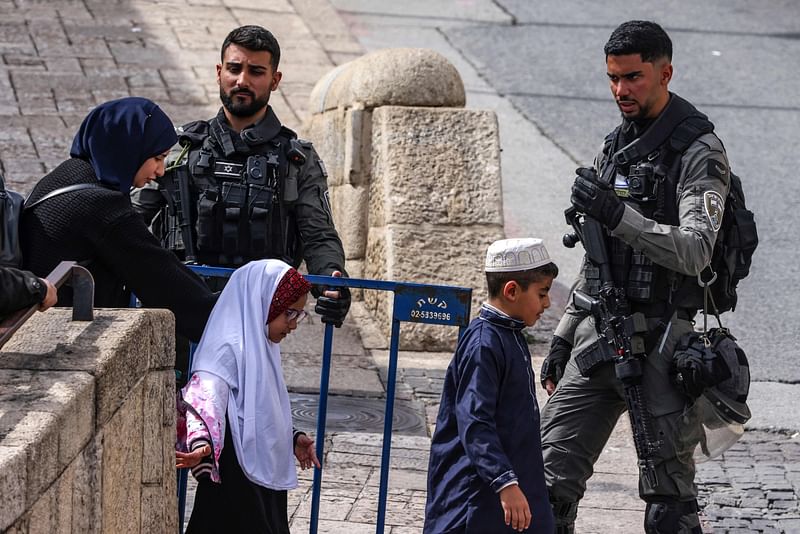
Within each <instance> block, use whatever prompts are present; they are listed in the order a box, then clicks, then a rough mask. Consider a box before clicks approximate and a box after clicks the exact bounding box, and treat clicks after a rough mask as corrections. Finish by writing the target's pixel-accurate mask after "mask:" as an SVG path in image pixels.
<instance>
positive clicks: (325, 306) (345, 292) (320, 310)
mask: <svg viewBox="0 0 800 534" xmlns="http://www.w3.org/2000/svg"><path fill="white" fill-rule="evenodd" d="M325 291H338V292H339V297H338V298H333V297H326V296H325ZM316 293H317V305H316V306H314V311H315V312H317V315H319V316H320V317H322V322H323V323H325V324H332V325H333V326H335V327H336V328H339V327H341V326H342V323H343V322H344V318H345V317H346V316H347V312H348V311H349V310H350V288H347V287H330V288H329V287H327V286H322V287H320V288H319V289H318V290H317V292H316Z"/></svg>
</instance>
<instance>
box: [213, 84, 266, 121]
mask: <svg viewBox="0 0 800 534" xmlns="http://www.w3.org/2000/svg"><path fill="white" fill-rule="evenodd" d="M237 93H244V94H249V95H250V97H251V99H250V103H249V104H246V103H244V102H237V101H236V99H235V98H234V96H235V95H236V94H237ZM219 99H220V100H222V105H223V107H224V108H225V109H227V110H228V113H230V114H231V115H233V116H234V117H252V116H253V115H255V114H256V113H258V112H259V111H261V110H262V109H264V108H265V107H266V106H267V104H269V92H267V93H266V94H265V95H264V96H263V97H262V98H256V95H255V94H254V93H253V92H252V91H249V90H247V89H239V90H236V89H234V90H232V91H231V92H230V93H226V92H225V91H224V90H223V89H222V88H221V87H220V89H219Z"/></svg>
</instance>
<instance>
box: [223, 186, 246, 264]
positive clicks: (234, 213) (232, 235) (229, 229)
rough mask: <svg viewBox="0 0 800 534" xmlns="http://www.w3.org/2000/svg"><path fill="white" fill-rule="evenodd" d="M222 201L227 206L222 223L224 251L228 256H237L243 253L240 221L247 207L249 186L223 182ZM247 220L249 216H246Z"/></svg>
mask: <svg viewBox="0 0 800 534" xmlns="http://www.w3.org/2000/svg"><path fill="white" fill-rule="evenodd" d="M222 202H223V203H224V206H225V216H224V220H223V224H222V253H223V254H225V255H226V256H236V255H239V254H240V253H241V248H242V247H241V245H242V240H241V239H240V233H241V231H242V230H243V228H242V225H241V224H240V221H241V220H242V212H243V211H245V213H246V208H247V186H246V185H243V184H241V183H237V182H223V183H222ZM244 219H245V220H246V219H247V217H246V216H245V217H244Z"/></svg>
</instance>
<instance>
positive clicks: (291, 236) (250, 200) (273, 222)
mask: <svg viewBox="0 0 800 534" xmlns="http://www.w3.org/2000/svg"><path fill="white" fill-rule="evenodd" d="M179 143H180V144H181V146H184V147H187V150H186V152H185V153H184V157H183V158H182V159H180V160H179V161H178V162H176V165H175V167H174V168H173V169H172V171H173V172H171V173H168V174H167V175H166V176H165V177H164V179H162V180H161V183H162V185H163V186H164V189H165V190H166V193H167V194H166V195H165V196H166V197H167V201H168V204H169V209H168V212H167V213H168V215H167V224H166V229H165V230H166V231H165V232H164V238H163V245H164V246H165V247H166V248H168V249H170V250H173V251H176V252H178V253H179V254H181V255H183V256H184V259H185V260H189V261H196V262H198V263H202V264H208V265H215V266H225V267H238V266H241V265H243V264H245V263H247V262H248V261H251V260H254V259H261V258H278V259H282V260H284V261H286V262H287V263H290V264H295V263H297V262H296V259H297V258H296V256H298V255H299V254H300V253H301V251H300V250H299V247H298V245H299V239H297V237H298V236H296V235H295V232H294V231H293V229H294V225H293V221H292V217H293V211H292V207H293V204H294V202H295V201H296V200H297V196H298V192H297V180H298V175H299V173H300V169H301V167H302V166H303V164H304V163H305V161H306V158H307V157H308V156H307V151H308V146H307V145H306V144H304V143H301V142H300V141H298V140H297V136H296V134H295V133H294V132H293V131H291V130H290V129H288V128H285V127H283V126H281V124H280V122H279V121H278V119H277V117H275V115H274V114H273V112H272V109H271V108H269V110H268V113H267V116H265V118H264V119H263V120H261V121H260V122H259V123H258V124H256V125H254V126H252V127H250V128H246V129H244V130H243V131H242V132H241V134H238V133H236V132H234V131H233V130H231V129H230V128H229V127H227V125H226V123H225V120H224V115H223V112H222V111H220V114H219V115H218V116H217V117H215V118H214V119H211V120H210V121H207V122H206V121H199V122H195V123H190V124H188V125H186V126H185V127H184V128H183V131H182V132H181V133H180V134H179Z"/></svg>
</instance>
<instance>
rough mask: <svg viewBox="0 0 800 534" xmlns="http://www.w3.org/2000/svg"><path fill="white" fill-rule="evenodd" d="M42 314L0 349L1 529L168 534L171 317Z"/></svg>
mask: <svg viewBox="0 0 800 534" xmlns="http://www.w3.org/2000/svg"><path fill="white" fill-rule="evenodd" d="M70 317H71V310H69V309H58V308H55V309H51V310H49V311H47V312H45V313H37V314H35V315H34V316H33V317H32V318H31V319H30V320H29V321H28V322H27V323H26V324H25V326H23V327H22V328H21V329H20V330H19V331H18V332H17V333H16V334H15V335H14V337H13V338H12V339H11V340H10V341H9V342H8V343H7V344H6V345H5V347H3V349H2V351H0V495H2V496H3V504H2V506H0V531H3V532H8V533H20V534H21V533H31V534H33V533H39V532H41V533H75V534H78V533H80V534H85V533H120V532H125V533H141V534H144V533H147V534H151V533H159V532H168V533H173V532H176V531H177V528H178V526H177V524H178V521H177V502H176V497H175V495H176V486H175V463H174V462H175V460H174V440H175V408H174V407H175V375H174V371H173V365H174V319H173V316H172V314H171V313H170V312H167V311H162V310H95V319H94V321H92V322H72V321H70Z"/></svg>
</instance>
